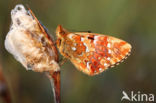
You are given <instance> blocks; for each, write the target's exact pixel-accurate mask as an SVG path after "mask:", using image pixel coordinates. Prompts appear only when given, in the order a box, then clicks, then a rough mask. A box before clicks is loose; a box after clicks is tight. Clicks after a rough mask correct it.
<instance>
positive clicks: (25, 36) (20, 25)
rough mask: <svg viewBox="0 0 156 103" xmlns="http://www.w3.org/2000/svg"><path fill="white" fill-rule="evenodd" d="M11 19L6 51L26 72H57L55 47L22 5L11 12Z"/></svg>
mask: <svg viewBox="0 0 156 103" xmlns="http://www.w3.org/2000/svg"><path fill="white" fill-rule="evenodd" d="M11 19H12V25H11V27H10V31H9V32H8V34H7V36H6V39H5V48H6V49H7V51H8V52H10V53H11V54H13V55H14V57H15V58H16V59H17V60H18V61H19V62H20V63H21V64H22V65H23V66H24V67H25V68H26V69H27V70H34V71H37V72H43V71H51V70H52V71H58V70H59V69H60V68H59V65H58V63H57V62H56V58H57V54H56V51H55V47H52V45H51V44H50V42H51V41H50V39H48V38H47V37H46V36H45V34H44V33H43V32H42V31H41V30H40V28H39V25H38V22H37V21H36V20H35V19H34V18H33V17H32V16H31V14H29V12H28V11H27V10H26V9H25V8H24V6H23V5H16V7H15V8H14V9H13V10H12V11H11Z"/></svg>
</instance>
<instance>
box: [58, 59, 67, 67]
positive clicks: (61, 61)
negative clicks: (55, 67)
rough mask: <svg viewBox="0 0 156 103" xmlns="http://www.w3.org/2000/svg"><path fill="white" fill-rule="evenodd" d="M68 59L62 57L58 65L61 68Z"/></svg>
mask: <svg viewBox="0 0 156 103" xmlns="http://www.w3.org/2000/svg"><path fill="white" fill-rule="evenodd" d="M67 60H68V59H67V58H65V57H63V58H62V59H61V60H60V62H59V65H60V66H62V65H63V64H64V63H65V62H66V61H67Z"/></svg>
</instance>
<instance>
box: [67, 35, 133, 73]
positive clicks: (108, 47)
mask: <svg viewBox="0 0 156 103" xmlns="http://www.w3.org/2000/svg"><path fill="white" fill-rule="evenodd" d="M68 38H69V40H72V44H70V45H71V46H70V48H71V51H72V52H71V53H70V54H69V55H70V60H71V62H72V63H73V64H74V65H75V66H76V67H77V68H78V69H79V70H80V71H83V72H84V73H86V74H88V75H95V74H99V73H101V72H103V71H104V70H106V69H108V68H110V67H113V66H114V65H116V64H119V63H120V62H122V61H123V60H124V59H126V58H127V56H128V55H129V54H130V51H131V45H130V44H129V43H127V42H125V41H123V40H120V39H117V38H115V37H111V36H107V35H101V34H94V33H70V34H68Z"/></svg>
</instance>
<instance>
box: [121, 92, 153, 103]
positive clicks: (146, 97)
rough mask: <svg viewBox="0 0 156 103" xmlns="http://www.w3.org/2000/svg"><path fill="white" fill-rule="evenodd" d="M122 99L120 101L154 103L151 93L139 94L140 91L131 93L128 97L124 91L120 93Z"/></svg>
mask: <svg viewBox="0 0 156 103" xmlns="http://www.w3.org/2000/svg"><path fill="white" fill-rule="evenodd" d="M122 94H123V96H122V98H121V101H124V100H127V101H136V102H137V101H138V102H143V101H144V102H145V101H146V102H154V99H155V96H154V94H152V93H149V94H145V93H141V92H140V91H138V92H134V91H131V92H130V94H129V95H128V94H127V93H126V92H125V91H122Z"/></svg>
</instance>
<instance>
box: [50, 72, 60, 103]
mask: <svg viewBox="0 0 156 103" xmlns="http://www.w3.org/2000/svg"><path fill="white" fill-rule="evenodd" d="M48 77H49V79H50V82H51V86H52V90H53V93H54V99H55V103H61V98H60V71H57V72H49V75H48Z"/></svg>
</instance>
